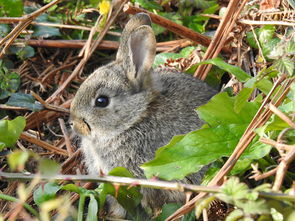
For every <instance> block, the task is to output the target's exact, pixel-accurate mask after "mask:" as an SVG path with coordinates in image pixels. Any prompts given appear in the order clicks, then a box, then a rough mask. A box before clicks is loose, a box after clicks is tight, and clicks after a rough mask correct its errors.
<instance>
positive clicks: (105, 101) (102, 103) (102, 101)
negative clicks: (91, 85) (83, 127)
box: [95, 95, 110, 107]
mask: <svg viewBox="0 0 295 221" xmlns="http://www.w3.org/2000/svg"><path fill="white" fill-rule="evenodd" d="M109 103H110V101H109V98H108V97H107V96H104V95H101V96H99V97H98V98H96V100H95V106H96V107H106V106H108V105H109Z"/></svg>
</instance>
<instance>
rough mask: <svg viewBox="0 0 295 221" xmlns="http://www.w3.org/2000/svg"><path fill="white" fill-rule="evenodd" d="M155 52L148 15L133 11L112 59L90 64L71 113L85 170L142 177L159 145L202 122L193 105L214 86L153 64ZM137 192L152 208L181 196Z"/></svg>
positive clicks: (203, 99) (182, 198) (211, 92)
mask: <svg viewBox="0 0 295 221" xmlns="http://www.w3.org/2000/svg"><path fill="white" fill-rule="evenodd" d="M155 54H156V40H155V35H154V33H153V30H152V28H151V19H150V17H149V15H147V14H145V13H139V14H136V15H134V16H132V18H131V19H130V20H129V21H128V23H127V24H126V26H125V28H124V30H123V32H122V36H121V41H120V45H119V48H118V52H117V55H116V60H115V61H113V62H111V63H109V64H107V65H105V66H102V67H99V68H98V69H97V70H95V71H94V72H93V73H92V74H91V75H90V76H89V77H88V78H87V79H86V80H85V81H84V82H83V83H82V84H81V86H80V88H79V89H78V91H77V93H76V95H75V97H74V99H73V101H72V105H71V110H70V115H71V120H72V123H73V129H74V131H76V133H77V134H78V135H79V136H80V137H81V147H82V150H83V153H84V158H85V159H84V160H85V165H86V167H87V169H88V172H89V173H90V174H99V173H100V171H102V172H103V173H104V174H107V173H108V172H109V171H110V170H112V169H113V168H115V167H125V168H127V169H128V170H129V171H130V172H131V173H133V175H134V176H135V177H138V178H144V177H145V176H144V172H143V170H142V169H141V168H140V165H141V164H143V163H145V162H147V161H150V160H152V159H153V158H154V156H155V151H156V150H157V149H158V148H159V147H161V146H164V145H166V144H167V143H168V142H169V141H170V139H171V138H172V137H173V136H174V135H178V134H185V133H188V132H190V131H192V130H196V129H198V128H200V127H201V125H202V124H203V122H202V121H201V120H200V119H199V118H198V115H197V113H196V112H195V110H194V109H195V108H196V107H198V106H200V105H203V104H205V103H206V102H208V101H209V99H210V98H211V97H212V96H213V95H214V94H216V90H215V89H212V88H211V87H209V86H208V85H207V84H206V83H204V82H203V81H201V80H199V79H196V78H193V77H192V76H190V75H188V74H184V73H181V72H178V71H175V70H170V69H167V68H158V69H155V70H154V69H153V68H152V65H153V62H154V58H155ZM201 176H202V175H201V174H200V173H197V174H194V175H193V176H192V177H191V180H193V181H192V182H193V183H199V182H200V180H201ZM184 182H190V181H189V180H188V179H186V180H185V181H184ZM141 192H142V194H143V199H142V205H143V207H148V208H151V209H152V210H153V211H159V210H160V209H161V208H162V206H163V204H164V203H170V202H182V203H184V201H185V195H184V194H183V193H180V192H177V191H167V190H155V189H149V188H142V190H141ZM110 209H111V210H112V208H110ZM113 210H114V211H113V213H118V214H119V215H118V216H116V214H113V215H114V217H120V216H124V214H125V213H124V212H122V209H120V208H119V209H118V208H114V209H113ZM115 210H117V212H116V211H115ZM118 211H120V212H118ZM120 213H121V214H120ZM121 218H123V217H121Z"/></svg>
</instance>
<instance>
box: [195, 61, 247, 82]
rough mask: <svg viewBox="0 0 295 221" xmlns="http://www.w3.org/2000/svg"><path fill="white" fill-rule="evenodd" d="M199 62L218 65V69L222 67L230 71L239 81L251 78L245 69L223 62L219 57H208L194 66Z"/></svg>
mask: <svg viewBox="0 0 295 221" xmlns="http://www.w3.org/2000/svg"><path fill="white" fill-rule="evenodd" d="M201 64H213V65H216V66H218V67H219V68H220V69H223V70H225V71H227V72H229V73H231V74H232V75H234V76H235V77H236V78H237V79H238V80H239V81H241V82H245V81H247V80H248V79H250V78H251V76H250V75H248V74H247V73H246V72H245V71H243V70H242V69H241V68H239V67H237V66H234V65H230V64H228V63H226V62H224V61H223V60H222V59H221V58H218V57H216V58H213V59H209V60H206V61H202V62H200V63H198V64H196V66H199V65H201Z"/></svg>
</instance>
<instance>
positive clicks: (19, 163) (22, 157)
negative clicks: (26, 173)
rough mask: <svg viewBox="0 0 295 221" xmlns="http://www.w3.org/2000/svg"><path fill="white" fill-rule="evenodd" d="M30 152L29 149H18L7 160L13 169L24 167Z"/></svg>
mask: <svg viewBox="0 0 295 221" xmlns="http://www.w3.org/2000/svg"><path fill="white" fill-rule="evenodd" d="M29 156H30V153H29V152H28V151H21V150H17V151H14V152H12V153H11V154H9V155H8V157H7V160H8V164H9V167H10V168H11V170H16V169H18V170H19V171H21V170H23V169H24V166H25V163H26V162H27V161H28V159H29Z"/></svg>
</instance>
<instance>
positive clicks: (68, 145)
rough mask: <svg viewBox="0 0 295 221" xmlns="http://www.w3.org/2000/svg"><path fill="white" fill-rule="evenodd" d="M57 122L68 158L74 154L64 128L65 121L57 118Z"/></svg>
mask: <svg viewBox="0 0 295 221" xmlns="http://www.w3.org/2000/svg"><path fill="white" fill-rule="evenodd" d="M58 121H59V125H60V128H61V131H62V133H63V135H64V138H65V142H66V148H67V151H68V154H69V156H72V155H73V153H74V150H73V148H72V145H71V141H70V138H69V134H68V132H67V129H66V126H65V121H64V120H63V119H61V118H58Z"/></svg>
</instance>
